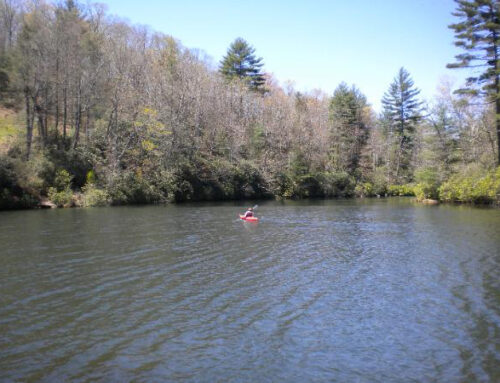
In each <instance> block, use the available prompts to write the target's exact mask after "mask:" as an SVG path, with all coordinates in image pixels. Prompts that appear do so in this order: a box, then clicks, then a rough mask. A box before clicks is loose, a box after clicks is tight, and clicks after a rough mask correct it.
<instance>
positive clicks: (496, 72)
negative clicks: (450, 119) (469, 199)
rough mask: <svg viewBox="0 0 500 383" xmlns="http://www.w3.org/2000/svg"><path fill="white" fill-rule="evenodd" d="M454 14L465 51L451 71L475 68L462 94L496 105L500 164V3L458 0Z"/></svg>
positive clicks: (499, 161) (453, 26) (458, 40)
mask: <svg viewBox="0 0 500 383" xmlns="http://www.w3.org/2000/svg"><path fill="white" fill-rule="evenodd" d="M455 1H456V3H457V9H456V11H455V12H454V13H453V15H454V16H456V17H458V18H459V19H460V21H459V22H458V23H456V24H451V25H450V26H449V27H450V28H451V29H453V30H454V32H455V45H456V46H457V47H460V48H463V49H464V50H465V53H461V54H459V55H457V56H455V58H456V59H457V62H455V63H452V64H448V65H447V67H448V68H452V69H455V68H474V70H475V71H477V74H476V75H474V76H471V77H469V78H468V79H467V88H465V89H459V90H458V92H459V93H471V94H473V95H480V96H485V97H486V98H487V99H488V100H489V101H490V102H492V103H494V104H495V112H496V130H497V164H499V165H500V65H499V62H498V61H499V55H500V52H499V46H500V1H499V0H455Z"/></svg>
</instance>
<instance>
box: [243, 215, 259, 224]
mask: <svg viewBox="0 0 500 383" xmlns="http://www.w3.org/2000/svg"><path fill="white" fill-rule="evenodd" d="M240 218H241V219H242V220H243V221H248V222H258V221H259V219H258V218H257V217H245V216H244V215H243V214H240Z"/></svg>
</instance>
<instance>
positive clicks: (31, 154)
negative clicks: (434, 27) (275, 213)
mask: <svg viewBox="0 0 500 383" xmlns="http://www.w3.org/2000/svg"><path fill="white" fill-rule="evenodd" d="M454 16H455V20H456V24H453V25H451V26H450V28H451V29H453V31H454V33H455V44H456V45H457V46H458V47H460V48H462V49H463V54H460V55H458V56H457V57H455V58H453V57H450V64H449V65H448V67H449V68H450V71H451V70H453V69H461V68H465V69H463V70H467V68H472V67H474V68H478V67H479V68H480V71H481V72H480V73H479V74H478V75H477V76H475V77H470V78H469V79H468V80H467V83H466V84H464V86H463V87H462V88H461V89H459V90H454V89H453V84H449V83H445V82H443V83H442V84H436V86H438V85H439V93H438V95H437V96H436V97H434V99H432V100H430V101H426V102H424V101H423V100H422V99H421V98H420V95H419V89H418V84H415V83H414V81H413V79H412V77H411V74H410V73H409V72H408V71H407V70H406V69H405V68H404V67H401V69H400V70H399V71H398V72H397V73H395V74H394V80H393V82H392V83H390V84H387V92H386V93H385V95H384V97H383V99H382V110H381V112H380V113H376V112H375V111H374V109H373V108H372V106H371V105H370V103H369V101H368V100H367V98H366V97H365V96H364V94H363V92H362V90H361V89H358V88H357V87H356V86H355V85H349V84H346V83H341V84H339V85H338V87H337V88H336V89H335V90H334V91H333V93H331V94H328V93H325V91H320V90H318V91H311V92H307V93H304V92H300V91H297V90H296V89H294V88H293V86H292V85H290V84H279V83H278V81H277V80H276V79H275V78H273V76H272V75H270V74H268V73H266V72H265V70H264V69H265V66H264V59H263V58H260V57H258V55H257V53H256V52H257V51H258V47H256V48H254V47H253V46H252V45H251V44H250V43H249V42H247V41H245V40H244V39H243V38H240V37H236V36H235V40H234V42H233V43H232V44H231V45H230V46H229V47H228V50H227V54H226V56H224V57H223V58H220V63H215V64H214V63H213V62H212V60H210V59H208V58H207V57H206V56H205V54H204V53H203V52H200V51H197V50H193V49H189V48H187V47H184V46H183V45H182V43H181V42H180V41H178V40H176V39H175V38H174V37H172V36H168V35H165V34H162V33H158V32H155V31H152V30H151V29H149V28H147V27H143V26H135V25H132V24H130V23H128V22H125V21H123V20H120V19H117V18H116V17H114V16H113V15H110V14H108V13H107V11H106V10H105V7H104V6H103V5H99V4H83V3H79V2H76V1H73V0H66V1H64V2H60V3H56V2H50V1H44V0H40V1H28V0H0V209H14V208H31V207H37V206H40V205H47V204H53V205H56V206H61V207H63V206H100V205H109V204H111V205H120V204H153V203H165V202H181V201H202V200H208V201H211V200H229V199H261V198H336V197H340V198H347V197H355V196H356V197H375V196H379V197H384V196H396V195H397V196H402V195H408V196H415V197H416V198H417V199H418V200H439V201H445V202H460V203H486V204H498V203H500V167H499V162H500V153H499V152H500V151H499V146H500V140H499V137H500V96H499V95H500V92H499V90H500V85H499V76H500V67H499V58H498V57H499V49H498V46H499V43H500V38H499V33H500V6H499V2H498V1H496V0H488V1H467V0H458V1H456V11H455V13H454ZM450 43H451V42H450ZM476 72H477V71H476Z"/></svg>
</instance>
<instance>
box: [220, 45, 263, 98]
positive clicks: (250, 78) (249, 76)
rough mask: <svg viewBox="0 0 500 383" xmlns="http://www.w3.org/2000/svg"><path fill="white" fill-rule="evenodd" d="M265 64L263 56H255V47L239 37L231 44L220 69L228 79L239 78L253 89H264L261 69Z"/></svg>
mask: <svg viewBox="0 0 500 383" xmlns="http://www.w3.org/2000/svg"><path fill="white" fill-rule="evenodd" d="M263 65H264V64H263V63H262V58H261V57H258V58H257V57H256V56H255V48H253V47H252V46H250V45H249V44H248V43H247V42H246V41H245V40H243V39H242V38H240V37H238V38H237V39H236V40H234V41H233V42H232V43H231V45H230V46H229V49H228V51H227V54H226V56H224V58H223V59H222V61H221V63H220V68H219V70H220V72H221V73H222V74H223V75H224V76H225V77H226V78H227V79H228V80H234V79H236V78H237V79H240V80H242V81H244V82H245V83H247V85H248V87H249V88H250V89H251V90H255V91H263V89H264V83H265V78H264V75H263V73H262V72H261V71H260V70H261V68H262V66H263Z"/></svg>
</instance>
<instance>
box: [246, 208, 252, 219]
mask: <svg viewBox="0 0 500 383" xmlns="http://www.w3.org/2000/svg"><path fill="white" fill-rule="evenodd" d="M246 217H253V211H250V210H247V212H246V213H245V218H246Z"/></svg>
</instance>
